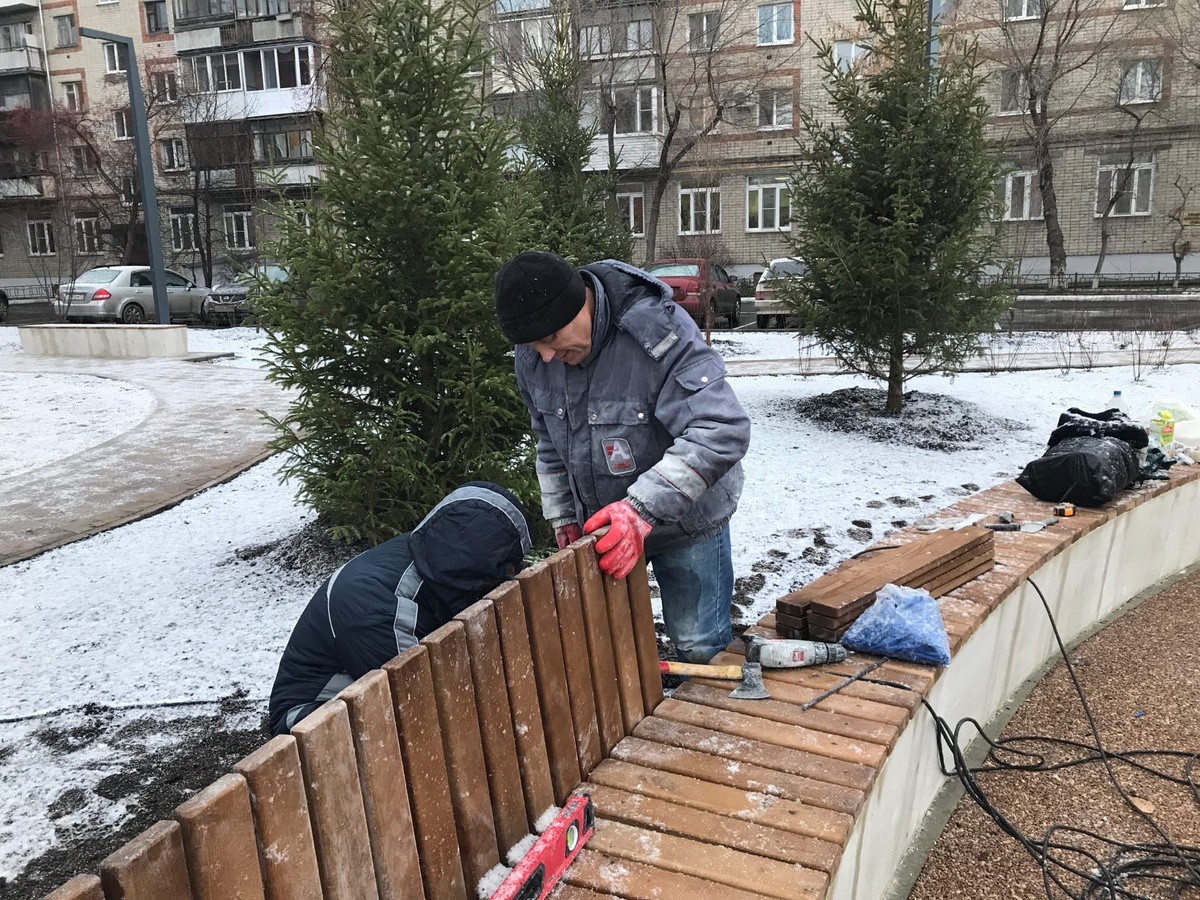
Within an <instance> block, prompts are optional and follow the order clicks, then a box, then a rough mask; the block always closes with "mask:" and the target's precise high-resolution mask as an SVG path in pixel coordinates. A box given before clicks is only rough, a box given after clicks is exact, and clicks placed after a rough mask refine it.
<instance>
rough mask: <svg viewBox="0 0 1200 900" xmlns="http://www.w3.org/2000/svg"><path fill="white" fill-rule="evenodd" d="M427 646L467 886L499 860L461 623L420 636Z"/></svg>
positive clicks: (485, 765) (469, 662) (473, 687)
mask: <svg viewBox="0 0 1200 900" xmlns="http://www.w3.org/2000/svg"><path fill="white" fill-rule="evenodd" d="M421 643H422V645H424V647H425V649H426V650H427V651H429V664H430V667H431V669H432V672H433V695H434V699H435V700H436V702H437V712H438V721H439V723H440V724H441V736H442V748H443V751H444V753H445V756H446V769H447V771H448V773H449V776H450V802H451V804H452V805H453V806H454V818H455V821H456V822H457V825H458V848H459V854H460V855H461V857H462V866H463V876H464V877H465V878H466V880H467V889H468V891H469V890H471V889H472V888H474V887H475V885H477V884H479V882H480V881H481V880H482V879H483V876H484V875H486V874H487V873H488V872H489V871H490V870H491V869H492V868H493V867H495V866H497V865H499V863H500V850H499V846H498V844H497V842H496V824H495V822H494V821H493V820H492V799H491V792H490V791H489V789H488V781H487V764H486V763H485V762H484V760H483V739H482V738H481V737H480V734H479V711H478V710H477V709H476V707H475V685H474V682H473V681H472V680H471V661H470V660H469V659H468V658H467V632H466V628H465V627H464V626H463V623H462V622H448V623H446V624H445V625H443V626H442V627H441V628H439V629H438V630H437V631H435V632H433V633H432V634H430V635H428V636H426V637H425V638H423V639H422V640H421Z"/></svg>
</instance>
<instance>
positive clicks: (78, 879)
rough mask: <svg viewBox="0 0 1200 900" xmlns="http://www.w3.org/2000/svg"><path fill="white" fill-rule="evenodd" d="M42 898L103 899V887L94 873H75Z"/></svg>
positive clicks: (47, 899)
mask: <svg viewBox="0 0 1200 900" xmlns="http://www.w3.org/2000/svg"><path fill="white" fill-rule="evenodd" d="M44 900H104V889H103V888H101V887H100V879H99V878H97V877H96V876H95V875H76V876H75V877H74V878H72V879H71V880H70V881H68V882H67V883H66V884H64V885H63V886H62V887H60V888H58V889H57V890H54V891H51V892H50V893H49V894H47V895H46V896H45V898H44Z"/></svg>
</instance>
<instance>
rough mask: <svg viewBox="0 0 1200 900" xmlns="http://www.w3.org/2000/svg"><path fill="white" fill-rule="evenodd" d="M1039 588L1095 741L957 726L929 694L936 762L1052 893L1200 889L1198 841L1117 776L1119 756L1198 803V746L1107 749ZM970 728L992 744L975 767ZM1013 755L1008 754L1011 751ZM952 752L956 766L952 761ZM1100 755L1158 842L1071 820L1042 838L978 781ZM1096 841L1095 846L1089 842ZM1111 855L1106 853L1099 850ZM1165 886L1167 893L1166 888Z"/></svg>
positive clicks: (1096, 896) (1084, 896)
mask: <svg viewBox="0 0 1200 900" xmlns="http://www.w3.org/2000/svg"><path fill="white" fill-rule="evenodd" d="M1027 580H1028V581H1029V584H1030V586H1031V587H1033V589H1034V590H1035V591H1036V592H1037V595H1038V597H1039V599H1040V600H1041V602H1042V607H1043V609H1044V610H1045V612H1046V616H1047V618H1048V619H1049V621H1050V627H1051V629H1052V630H1053V632H1054V640H1055V642H1056V643H1057V645H1058V650H1059V653H1060V654H1061V656H1062V659H1063V662H1064V663H1065V665H1066V669H1067V673H1068V675H1069V676H1070V679H1071V683H1072V685H1073V686H1074V689H1075V693H1076V694H1077V695H1078V697H1079V700H1080V704H1081V705H1082V707H1083V711H1084V715H1085V716H1086V717H1087V721H1088V727H1089V729H1090V730H1091V734H1092V738H1093V740H1094V742H1095V743H1094V744H1087V743H1083V742H1081V741H1073V740H1068V739H1065V738H1052V737H1046V736H1042V735H1016V736H1013V737H1009V738H995V739H993V738H991V737H989V736H988V735H987V734H986V733H985V732H984V730H983V726H982V725H980V723H979V722H978V721H977V720H975V719H973V718H964V719H962V720H960V721H959V722H958V724H957V725H955V726H954V727H951V726H950V724H949V723H948V722H947V721H946V720H945V719H943V718H942V717H941V716H940V715H939V714H938V713H937V711H936V710H935V709H934V708H933V706H932V705H931V704H930V703H929V701H928V700H926V699H925V698H924V697H921V705H922V706H924V707H925V709H926V710H927V711H928V712H929V715H930V716H931V717H932V718H933V723H934V729H935V732H936V742H937V754H938V766H939V768H940V769H941V772H942V774H943V775H945V776H948V777H949V776H953V777H955V778H957V779H958V780H959V782H960V783H961V784H962V787H963V790H964V791H965V793H966V794H967V796H968V797H970V798H971V800H973V801H974V802H975V803H976V804H977V805H978V806H979V807H980V809H982V810H983V811H984V813H986V814H987V815H988V817H989V818H991V820H992V821H993V822H994V823H995V824H996V826H997V827H998V828H999V829H1000V830H1001V831H1002V832H1003V833H1005V834H1007V835H1008V836H1010V837H1012V838H1013V839H1014V840H1016V841H1017V842H1018V843H1019V844H1020V845H1021V846H1022V848H1023V849H1024V850H1025V851H1026V852H1027V853H1028V854H1029V855H1030V856H1031V857H1032V858H1033V859H1034V861H1035V862H1037V863H1038V865H1039V867H1040V868H1041V870H1042V881H1043V886H1044V888H1045V890H1046V896H1047V897H1049V898H1053V897H1054V890H1053V889H1054V887H1057V888H1058V889H1059V890H1061V891H1062V893H1063V894H1065V895H1066V896H1067V897H1070V898H1072V900H1161V898H1164V897H1165V898H1170V900H1181V898H1183V897H1184V896H1185V891H1189V889H1191V890H1192V891H1194V890H1197V889H1200V847H1193V846H1190V845H1180V844H1178V843H1176V842H1175V841H1174V840H1173V839H1172V838H1171V836H1170V835H1169V834H1168V833H1167V832H1166V831H1165V830H1164V829H1163V828H1162V826H1160V825H1159V824H1158V822H1157V821H1155V819H1154V817H1153V816H1152V815H1150V814H1149V813H1148V812H1146V811H1145V810H1144V809H1142V808H1141V807H1139V806H1138V805H1137V804H1136V803H1134V801H1133V798H1132V797H1131V796H1130V794H1129V792H1128V791H1127V790H1126V789H1125V787H1124V786H1123V785H1122V784H1121V782H1120V780H1119V779H1118V777H1117V773H1116V770H1115V767H1114V763H1121V764H1124V765H1127V766H1130V767H1131V768H1134V769H1136V770H1138V771H1141V772H1143V773H1146V774H1148V775H1152V776H1154V777H1156V778H1159V779H1162V780H1164V781H1168V782H1170V783H1172V784H1176V785H1180V786H1184V787H1187V788H1188V789H1189V790H1190V792H1191V794H1192V797H1193V799H1194V800H1195V801H1196V803H1197V805H1198V806H1200V785H1198V784H1197V780H1196V765H1197V761H1198V760H1200V751H1197V752H1195V753H1188V752H1185V751H1178V750H1128V751H1121V752H1116V751H1111V750H1108V749H1107V748H1106V747H1105V746H1104V743H1103V741H1102V740H1101V738H1100V731H1099V728H1098V726H1097V725H1096V719H1095V716H1094V715H1093V714H1092V709H1091V705H1090V704H1089V703H1088V699H1087V695H1086V693H1085V692H1084V690H1083V686H1082V684H1080V682H1079V678H1078V676H1077V675H1076V673H1075V667H1074V665H1073V664H1072V663H1071V658H1070V655H1069V654H1068V653H1067V649H1066V646H1065V645H1064V644H1063V640H1062V636H1061V634H1060V633H1059V630H1058V623H1057V622H1056V621H1055V619H1054V613H1053V612H1052V611H1051V609H1050V604H1049V603H1048V602H1047V600H1046V595H1045V594H1043V593H1042V589H1041V588H1040V587H1038V585H1037V584H1036V583H1035V582H1034V581H1033V579H1032V578H1030V579H1027ZM862 680H863V681H867V682H871V683H873V684H883V685H888V686H890V687H895V688H901V689H903V690H909V691H911V690H913V689H912V688H911V687H910V686H908V685H905V684H902V683H900V682H896V681H888V680H884V679H876V678H865V677H864V678H863V679H862ZM967 727H970V728H972V729H974V730H975V732H976V733H977V734H978V735H979V737H981V738H982V739H983V740H984V741H985V742H986V744H987V746H988V753H987V756H986V757H985V763H984V764H983V765H980V766H974V767H973V766H971V765H970V764H969V763H968V762H967V759H966V755H965V752H964V750H963V740H962V738H961V735H962V732H963V730H964V729H965V728H967ZM1051 748H1057V749H1060V750H1066V751H1069V752H1071V753H1073V754H1074V755H1073V756H1068V757H1067V758H1065V759H1059V760H1056V761H1050V760H1049V759H1048V756H1047V753H1046V752H1036V751H1037V750H1039V749H1040V750H1043V751H1048V750H1050V749H1051ZM1006 756H1007V757H1011V758H1005V757H1006ZM947 757H949V759H950V761H951V762H952V765H949V766H948V765H947ZM1156 758H1162V759H1169V760H1172V761H1176V762H1182V771H1181V773H1180V774H1178V775H1176V774H1172V773H1171V772H1169V771H1167V770H1166V769H1164V768H1159V767H1156V766H1154V765H1151V764H1150V762H1149V761H1148V760H1152V759H1156ZM1095 762H1100V763H1102V764H1103V765H1104V768H1105V772H1106V773H1107V775H1108V779H1109V781H1111V782H1112V784H1113V786H1114V788H1115V789H1116V791H1117V793H1118V794H1119V795H1120V796H1121V798H1122V800H1124V802H1125V803H1126V805H1128V806H1129V808H1130V809H1132V810H1133V811H1134V812H1135V813H1136V814H1137V815H1138V816H1139V817H1140V818H1141V819H1142V820H1143V821H1145V822H1146V823H1147V825H1149V826H1150V828H1152V829H1153V830H1154V832H1155V833H1156V834H1157V836H1158V837H1159V838H1161V841H1160V842H1155V843H1133V842H1128V841H1121V840H1116V839H1113V838H1110V837H1106V836H1105V835H1102V834H1097V833H1096V832H1094V831H1090V830H1088V829H1086V828H1077V827H1074V826H1071V825H1062V824H1057V825H1051V826H1050V827H1048V828H1047V829H1046V831H1045V832H1044V833H1043V834H1042V835H1041V837H1040V838H1034V837H1030V836H1028V835H1026V834H1024V833H1023V832H1022V831H1021V830H1020V829H1019V828H1018V827H1017V826H1016V825H1014V824H1013V823H1012V822H1011V821H1010V820H1009V819H1008V818H1007V817H1006V816H1005V815H1004V813H1003V812H1001V811H1000V810H999V809H997V808H996V807H995V806H994V805H993V804H992V803H991V801H990V800H989V799H988V796H987V793H986V792H985V791H984V789H983V787H982V786H981V785H980V784H979V781H978V779H977V778H976V775H978V774H979V773H986V772H1006V771H1019V772H1053V771H1058V770H1061V769H1067V768H1072V767H1074V766H1080V765H1085V764H1089V763H1095ZM1084 841H1088V842H1091V844H1092V848H1093V849H1089V847H1088V846H1086V845H1085V844H1084V843H1083V842H1084ZM1101 852H1103V853H1104V854H1105V855H1104V856H1103V857H1102V856H1101V855H1100V854H1101ZM1072 876H1073V877H1074V879H1077V881H1078V883H1080V885H1081V886H1078V887H1077V886H1075V885H1073V884H1070V883H1068V882H1069V880H1070V878H1071V877H1072ZM1143 890H1154V891H1155V893H1153V894H1147V893H1143V892H1142V891H1143ZM1164 891H1165V892H1166V893H1164Z"/></svg>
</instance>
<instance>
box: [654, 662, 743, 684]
mask: <svg viewBox="0 0 1200 900" xmlns="http://www.w3.org/2000/svg"><path fill="white" fill-rule="evenodd" d="M658 671H659V672H661V673H662V674H663V675H695V676H696V677H697V678H721V679H724V680H726V681H741V680H742V667H741V666H702V665H700V664H699V663H685V662H669V661H667V660H661V661H660V662H659V664H658Z"/></svg>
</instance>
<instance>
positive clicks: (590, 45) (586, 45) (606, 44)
mask: <svg viewBox="0 0 1200 900" xmlns="http://www.w3.org/2000/svg"><path fill="white" fill-rule="evenodd" d="M579 46H580V49H581V50H582V51H583V55H584V56H607V55H608V54H609V53H610V52H611V51H612V46H611V42H610V41H609V30H608V29H607V28H605V27H603V26H601V25H585V26H584V27H583V29H582V30H581V31H580V32H579Z"/></svg>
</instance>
